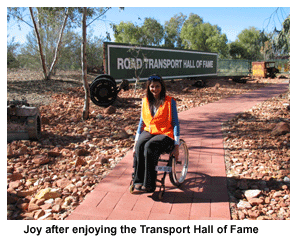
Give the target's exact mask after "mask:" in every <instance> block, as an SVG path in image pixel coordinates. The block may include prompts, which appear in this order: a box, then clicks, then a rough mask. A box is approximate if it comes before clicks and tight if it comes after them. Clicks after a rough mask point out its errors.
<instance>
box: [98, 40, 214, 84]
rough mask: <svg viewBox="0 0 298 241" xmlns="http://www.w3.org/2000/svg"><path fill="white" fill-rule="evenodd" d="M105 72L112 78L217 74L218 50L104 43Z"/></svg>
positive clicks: (178, 77) (130, 78) (142, 78)
mask: <svg viewBox="0 0 298 241" xmlns="http://www.w3.org/2000/svg"><path fill="white" fill-rule="evenodd" d="M104 62H105V73H106V74H108V75H111V76H112V77H113V78H114V79H116V80H120V79H128V80H135V79H136V77H137V76H138V77H139V78H140V80H146V79H148V77H149V76H150V75H152V74H159V75H161V76H162V77H163V79H180V78H188V77H200V76H216V75H217V53H209V52H199V51H194V50H182V49H170V48H159V47H151V46H134V45H128V44H119V43H108V42H106V43H105V60H104Z"/></svg>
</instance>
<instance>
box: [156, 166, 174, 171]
mask: <svg viewBox="0 0 298 241" xmlns="http://www.w3.org/2000/svg"><path fill="white" fill-rule="evenodd" d="M155 171H158V172H171V171H172V167H169V166H156V167H155Z"/></svg>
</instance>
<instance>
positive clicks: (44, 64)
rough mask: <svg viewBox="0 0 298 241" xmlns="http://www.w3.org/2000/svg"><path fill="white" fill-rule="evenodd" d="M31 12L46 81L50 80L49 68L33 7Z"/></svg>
mask: <svg viewBox="0 0 298 241" xmlns="http://www.w3.org/2000/svg"><path fill="white" fill-rule="evenodd" d="M29 10H30V14H31V18H32V22H33V25H34V31H35V35H36V38H37V44H38V49H39V53H40V62H41V65H42V69H43V76H44V79H45V80H47V78H48V75H47V67H46V61H45V58H44V55H43V51H42V45H41V41H40V36H39V31H38V29H37V25H36V22H35V19H34V15H33V10H32V8H31V7H29Z"/></svg>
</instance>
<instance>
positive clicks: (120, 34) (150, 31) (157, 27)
mask: <svg viewBox="0 0 298 241" xmlns="http://www.w3.org/2000/svg"><path fill="white" fill-rule="evenodd" d="M112 27H113V31H114V37H115V42H117V43H128V44H132V45H153V46H159V45H160V43H161V41H162V39H163V36H164V35H163V33H164V31H163V27H162V25H161V24H160V23H159V22H158V21H157V20H155V19H153V18H145V20H144V23H143V25H142V26H141V27H139V26H137V25H135V24H133V23H132V22H123V21H121V22H120V24H118V25H117V24H114V25H112Z"/></svg>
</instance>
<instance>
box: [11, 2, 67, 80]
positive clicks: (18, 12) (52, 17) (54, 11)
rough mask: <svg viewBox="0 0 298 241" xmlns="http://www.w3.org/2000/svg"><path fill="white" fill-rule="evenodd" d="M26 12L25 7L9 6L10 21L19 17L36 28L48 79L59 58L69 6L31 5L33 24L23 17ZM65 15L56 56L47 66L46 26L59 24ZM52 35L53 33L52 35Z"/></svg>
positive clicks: (57, 43) (45, 76)
mask: <svg viewBox="0 0 298 241" xmlns="http://www.w3.org/2000/svg"><path fill="white" fill-rule="evenodd" d="M24 12H25V8H8V17H7V18H8V21H9V19H10V18H11V17H13V18H16V19H18V20H19V21H22V22H24V23H26V24H27V25H28V26H30V27H32V28H33V29H34V33H35V36H36V43H37V45H38V50H39V54H40V63H41V66H42V70H43V75H44V79H45V80H48V79H50V78H51V75H52V72H53V69H54V67H55V65H56V63H57V60H58V51H59V48H60V46H61V41H62V35H63V31H64V28H65V25H66V22H67V18H68V9H67V8H36V9H35V10H34V9H33V8H32V7H29V12H30V16H31V21H32V24H33V25H31V24H30V23H29V22H28V21H26V20H25V18H24V17H23V15H24ZM61 16H63V18H64V20H63V23H62V26H61V30H60V31H59V35H58V40H57V42H56V48H55V51H52V52H54V57H53V61H52V64H51V65H50V67H49V70H48V67H47V61H46V54H45V51H44V50H45V45H46V44H47V41H44V39H43V37H44V34H45V31H44V30H45V26H47V27H49V26H50V25H52V26H54V25H57V22H58V20H59V19H60V17H61ZM51 36H52V35H51Z"/></svg>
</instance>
